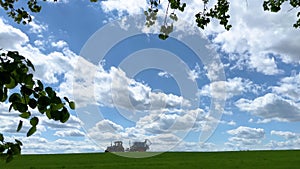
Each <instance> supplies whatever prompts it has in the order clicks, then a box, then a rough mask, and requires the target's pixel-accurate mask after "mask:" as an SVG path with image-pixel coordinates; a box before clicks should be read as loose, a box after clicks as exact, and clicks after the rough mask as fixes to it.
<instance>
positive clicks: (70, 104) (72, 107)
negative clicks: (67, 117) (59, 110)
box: [69, 101, 75, 110]
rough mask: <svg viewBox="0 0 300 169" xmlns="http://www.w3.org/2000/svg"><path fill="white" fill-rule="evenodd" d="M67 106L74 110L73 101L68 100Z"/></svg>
mask: <svg viewBox="0 0 300 169" xmlns="http://www.w3.org/2000/svg"><path fill="white" fill-rule="evenodd" d="M69 106H70V108H71V109H72V110H75V102H73V101H71V102H69Z"/></svg>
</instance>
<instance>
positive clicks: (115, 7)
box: [101, 0, 148, 15]
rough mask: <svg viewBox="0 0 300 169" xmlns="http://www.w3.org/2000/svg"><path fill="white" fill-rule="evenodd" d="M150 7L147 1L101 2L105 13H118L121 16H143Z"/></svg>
mask: <svg viewBox="0 0 300 169" xmlns="http://www.w3.org/2000/svg"><path fill="white" fill-rule="evenodd" d="M147 7H148V3H147V1H146V0H140V1H135V0H127V1H123V0H107V1H101V8H102V10H103V11H104V12H112V11H117V12H118V13H119V15H123V14H124V13H129V14H130V15H134V14H141V13H143V12H144V10H145V9H146V8H147Z"/></svg>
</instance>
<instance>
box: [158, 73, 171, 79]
mask: <svg viewBox="0 0 300 169" xmlns="http://www.w3.org/2000/svg"><path fill="white" fill-rule="evenodd" d="M158 76H160V77H165V78H170V77H172V75H171V74H170V73H168V72H159V73H158Z"/></svg>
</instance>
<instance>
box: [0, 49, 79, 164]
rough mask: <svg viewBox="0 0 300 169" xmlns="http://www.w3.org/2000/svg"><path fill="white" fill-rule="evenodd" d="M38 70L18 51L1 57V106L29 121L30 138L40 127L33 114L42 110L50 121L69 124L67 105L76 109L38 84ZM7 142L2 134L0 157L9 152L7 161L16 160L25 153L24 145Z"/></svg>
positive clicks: (21, 123) (18, 142)
mask: <svg viewBox="0 0 300 169" xmlns="http://www.w3.org/2000/svg"><path fill="white" fill-rule="evenodd" d="M34 70H35V69H34V66H33V64H32V63H31V61H30V60H28V59H26V58H25V57H24V56H22V55H20V54H19V53H18V52H17V51H8V52H3V53H1V56H0V77H1V81H0V102H2V103H4V102H8V103H10V107H9V112H10V111H11V110H12V109H13V110H15V111H18V112H19V113H20V114H19V116H20V117H21V118H23V119H28V120H29V122H30V125H31V127H30V129H29V130H28V132H27V137H29V136H31V135H32V134H34V133H35V132H36V130H37V125H38V123H39V119H38V117H32V115H31V111H32V110H38V111H39V112H40V113H41V114H45V115H46V116H47V117H48V118H49V119H53V120H56V121H58V120H59V121H60V122H62V123H64V122H66V121H67V120H68V119H69V117H70V113H69V111H68V109H67V107H66V103H68V106H69V107H70V108H71V109H75V103H74V102H73V101H69V99H68V98H66V97H65V98H64V100H65V102H63V101H62V99H61V98H60V97H58V96H57V94H56V92H55V91H54V90H53V89H52V88H51V87H46V88H44V85H43V83H42V82H41V81H40V80H34V77H33V74H32V71H34ZM22 126H23V121H22V120H20V121H19V124H18V127H17V132H18V131H20V130H21V129H22ZM15 142H16V143H11V142H5V141H4V136H3V134H1V133H0V154H3V153H5V152H6V155H7V158H6V161H7V162H9V161H11V160H12V158H13V155H17V154H20V153H21V146H22V143H21V142H20V141H19V140H15Z"/></svg>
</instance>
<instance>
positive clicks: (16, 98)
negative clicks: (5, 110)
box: [8, 93, 21, 102]
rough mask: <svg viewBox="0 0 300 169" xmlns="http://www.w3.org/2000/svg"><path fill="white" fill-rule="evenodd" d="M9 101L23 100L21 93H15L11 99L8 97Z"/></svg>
mask: <svg viewBox="0 0 300 169" xmlns="http://www.w3.org/2000/svg"><path fill="white" fill-rule="evenodd" d="M8 101H9V102H16V101H18V102H20V101H21V95H20V94H19V93H13V94H12V95H11V96H10V97H9V99H8Z"/></svg>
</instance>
